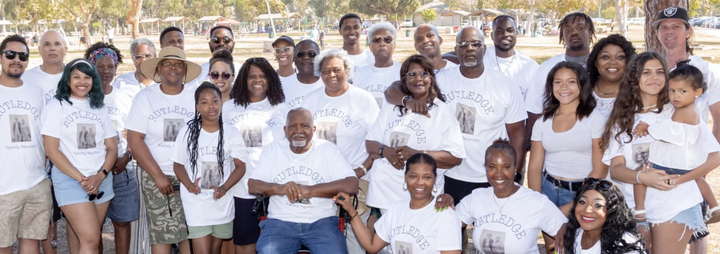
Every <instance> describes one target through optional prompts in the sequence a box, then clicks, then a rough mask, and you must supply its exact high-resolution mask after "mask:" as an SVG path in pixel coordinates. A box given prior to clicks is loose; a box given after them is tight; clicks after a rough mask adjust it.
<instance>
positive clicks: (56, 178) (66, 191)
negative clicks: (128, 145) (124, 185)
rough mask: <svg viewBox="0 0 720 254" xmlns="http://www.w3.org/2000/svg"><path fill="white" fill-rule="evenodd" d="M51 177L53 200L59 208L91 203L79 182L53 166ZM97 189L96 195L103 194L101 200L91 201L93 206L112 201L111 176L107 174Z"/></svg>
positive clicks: (113, 194)
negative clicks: (53, 191)
mask: <svg viewBox="0 0 720 254" xmlns="http://www.w3.org/2000/svg"><path fill="white" fill-rule="evenodd" d="M101 174H102V173H101ZM51 177H52V183H53V189H54V190H55V199H56V200H57V203H58V206H59V207H63V206H66V205H74V204H80V203H86V202H91V201H90V200H89V199H88V198H89V195H88V193H87V191H85V190H84V189H83V188H82V186H80V182H78V181H77V180H75V179H73V178H72V177H69V176H68V175H66V174H65V173H63V172H62V171H60V169H58V168H57V167H55V166H53V168H52V176H51ZM97 188H98V193H100V192H103V195H102V197H101V198H96V199H95V200H94V201H93V202H95V205H99V204H102V203H105V202H108V201H110V200H111V199H113V198H114V197H115V192H114V191H113V175H112V174H108V175H107V177H105V180H103V181H102V182H101V183H100V186H97Z"/></svg>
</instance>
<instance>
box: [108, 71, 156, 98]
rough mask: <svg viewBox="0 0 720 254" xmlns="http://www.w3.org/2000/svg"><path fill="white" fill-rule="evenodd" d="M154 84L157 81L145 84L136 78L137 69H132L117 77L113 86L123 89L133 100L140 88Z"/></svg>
mask: <svg viewBox="0 0 720 254" xmlns="http://www.w3.org/2000/svg"><path fill="white" fill-rule="evenodd" d="M154 84H157V83H155V82H151V83H150V85H148V86H145V85H144V84H142V83H140V82H139V81H138V80H137V79H136V78H135V71H131V72H126V73H124V74H122V75H118V76H117V77H115V80H114V81H113V83H112V86H113V87H114V88H118V89H120V90H122V91H123V92H124V94H125V95H126V96H128V97H130V101H133V100H135V96H136V95H137V94H138V93H139V92H140V90H142V89H144V88H146V87H149V86H152V85H154Z"/></svg>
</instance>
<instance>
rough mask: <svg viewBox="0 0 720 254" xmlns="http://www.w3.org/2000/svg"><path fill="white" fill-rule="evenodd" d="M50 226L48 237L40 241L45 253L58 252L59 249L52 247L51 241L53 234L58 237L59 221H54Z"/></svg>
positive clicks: (52, 253)
mask: <svg viewBox="0 0 720 254" xmlns="http://www.w3.org/2000/svg"><path fill="white" fill-rule="evenodd" d="M49 227H50V228H48V236H47V239H45V240H42V241H40V244H42V249H43V253H45V254H56V253H57V250H56V249H55V248H53V247H52V244H50V241H52V239H53V236H55V237H57V222H53V223H52V224H50V226H49Z"/></svg>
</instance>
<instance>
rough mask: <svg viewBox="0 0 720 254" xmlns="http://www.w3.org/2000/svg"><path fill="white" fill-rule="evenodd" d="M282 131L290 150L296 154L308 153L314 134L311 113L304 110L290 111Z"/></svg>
mask: <svg viewBox="0 0 720 254" xmlns="http://www.w3.org/2000/svg"><path fill="white" fill-rule="evenodd" d="M284 130H285V136H286V137H287V139H288V141H290V150H292V151H293V152H294V153H297V154H300V153H304V152H306V151H308V149H310V144H311V141H312V138H313V133H314V132H315V126H314V125H313V116H312V113H310V111H309V110H307V109H304V108H295V109H293V110H290V112H288V114H287V122H286V123H285V127H284Z"/></svg>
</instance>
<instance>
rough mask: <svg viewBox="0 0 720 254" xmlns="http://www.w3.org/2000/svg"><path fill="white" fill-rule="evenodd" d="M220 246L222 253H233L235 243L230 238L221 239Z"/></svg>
mask: <svg viewBox="0 0 720 254" xmlns="http://www.w3.org/2000/svg"><path fill="white" fill-rule="evenodd" d="M220 248H221V251H220V253H222V254H235V243H233V239H232V238H230V239H225V240H223V241H222V246H221V247H220Z"/></svg>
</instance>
